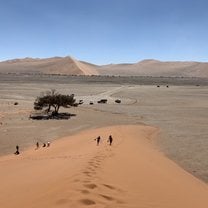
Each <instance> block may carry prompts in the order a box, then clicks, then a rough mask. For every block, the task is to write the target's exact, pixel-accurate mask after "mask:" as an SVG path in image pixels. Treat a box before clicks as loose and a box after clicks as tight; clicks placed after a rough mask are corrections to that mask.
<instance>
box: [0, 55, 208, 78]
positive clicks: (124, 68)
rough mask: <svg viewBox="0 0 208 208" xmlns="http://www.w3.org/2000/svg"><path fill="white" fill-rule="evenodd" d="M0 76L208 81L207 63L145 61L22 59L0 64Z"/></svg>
mask: <svg viewBox="0 0 208 208" xmlns="http://www.w3.org/2000/svg"><path fill="white" fill-rule="evenodd" d="M0 73H43V74H66V75H120V76H164V77H182V76H183V77H204V78H208V63H201V62H178V61H176V62H161V61H158V60H153V59H148V60H143V61H140V62H138V63H133V64H128V63H125V64H109V65H102V66H98V65H94V64H91V63H87V62H84V61H78V60H76V59H74V58H71V57H68V56H67V57H53V58H46V59H39V58H36V59H34V58H24V59H13V60H8V61H3V62H0Z"/></svg>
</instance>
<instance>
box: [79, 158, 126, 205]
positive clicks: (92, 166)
mask: <svg viewBox="0 0 208 208" xmlns="http://www.w3.org/2000/svg"><path fill="white" fill-rule="evenodd" d="M111 156H112V154H110V155H108V156H107V157H111ZM105 158H106V156H105V155H97V156H95V157H93V158H92V159H91V160H90V161H89V163H88V166H87V167H86V169H85V170H84V171H83V172H82V174H84V177H85V180H83V181H82V185H83V189H82V190H78V191H79V192H80V194H79V195H81V196H83V197H82V198H81V199H80V200H79V201H78V202H79V203H80V204H82V205H86V206H90V205H95V204H100V203H103V204H104V205H106V204H112V203H113V204H115V203H116V204H122V203H123V202H122V201H121V200H119V199H117V198H115V197H114V195H115V194H118V193H119V195H121V194H122V193H123V191H122V190H121V189H119V188H117V187H114V186H112V185H109V184H99V183H98V182H99V175H98V171H99V170H101V167H100V165H101V162H102V161H103V160H104V159H105ZM96 181H98V182H96ZM102 192H107V193H108V194H109V195H106V194H104V193H102ZM93 195H94V196H95V195H96V196H98V197H94V198H96V199H97V198H100V201H95V200H92V199H91V198H90V196H93ZM92 198H93V197H92ZM103 201H104V202H103Z"/></svg>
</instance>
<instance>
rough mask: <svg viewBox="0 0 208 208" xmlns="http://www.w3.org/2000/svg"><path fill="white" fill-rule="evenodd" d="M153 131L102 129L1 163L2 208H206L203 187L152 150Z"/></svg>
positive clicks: (207, 191) (207, 197)
mask: <svg viewBox="0 0 208 208" xmlns="http://www.w3.org/2000/svg"><path fill="white" fill-rule="evenodd" d="M157 131H158V130H157V129H155V128H153V127H148V126H141V125H140V126H113V127H105V128H100V129H95V130H88V131H84V132H81V133H79V134H78V135H75V136H71V137H67V138H63V139H61V140H58V141H56V142H54V143H52V145H51V147H49V148H40V149H38V150H35V148H34V149H30V150H28V151H25V152H24V153H21V155H19V156H15V155H11V156H5V157H1V158H0V179H1V185H0V193H1V194H0V207H2V208H14V207H15V208H18V207H21V208H28V207H30V208H34V207H38V208H52V207H72V208H76V207H86V206H87V207H92V208H93V207H99V208H104V207H105V208H108V207H111V208H116V207H119V208H120V207H121V208H123V207H126V208H127V207H128V208H133V207H134V208H140V207H141V208H156V207H157V208H198V207H199V208H207V207H208V188H207V185H206V184H204V183H203V182H201V181H199V180H198V179H196V178H194V177H193V176H192V175H190V174H189V173H187V172H185V171H184V170H182V169H181V168H180V167H178V166H177V165H176V164H175V163H173V162H172V161H170V160H169V159H167V158H166V157H165V156H164V155H163V154H161V153H160V152H159V151H158V150H157V149H156V148H154V146H153V145H152V144H151V143H152V142H151V141H152V139H153V137H154V136H155V135H156V134H157ZM109 134H112V136H113V138H114V141H113V145H112V146H109V145H108V143H107V138H108V136H109ZM98 135H100V136H101V138H102V141H101V144H100V145H99V146H96V142H95V141H94V138H96V137H97V136H98Z"/></svg>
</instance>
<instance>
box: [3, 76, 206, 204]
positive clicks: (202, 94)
mask: <svg viewBox="0 0 208 208" xmlns="http://www.w3.org/2000/svg"><path fill="white" fill-rule="evenodd" d="M58 80H59V79H58V78H57V79H55V80H53V79H50V81H48V80H47V79H46V80H44V79H41V80H39V79H37V80H35V79H33V80H32V81H30V80H29V81H28V80H27V79H26V80H24V79H22V80H21V79H16V78H12V79H8V80H3V81H2V82H1V83H0V106H1V109H0V122H1V123H0V154H1V155H2V158H4V157H12V156H3V155H9V154H12V153H14V151H15V146H16V145H19V146H20V151H21V152H22V151H26V150H28V149H31V148H32V150H34V149H35V144H36V142H39V143H40V144H42V143H44V142H48V141H50V142H51V146H52V147H53V143H54V144H56V142H57V141H55V140H57V139H59V138H62V137H66V136H70V135H71V136H72V135H76V134H78V133H80V132H83V131H86V130H87V131H90V130H92V131H93V129H99V128H104V127H106V126H126V125H138V126H141V125H142V126H151V127H152V128H156V129H157V130H158V132H159V133H158V136H157V137H155V138H151V137H148V136H146V137H145V136H144V138H147V140H148V141H150V142H151V143H153V144H154V147H156V148H157V150H158V151H160V152H161V154H164V155H166V156H167V157H168V158H170V159H171V160H173V161H174V162H175V163H176V164H178V165H179V166H181V167H182V168H183V169H185V170H186V171H188V172H189V173H191V174H192V175H194V176H196V177H198V178H199V179H201V180H203V181H204V182H208V159H207V158H208V128H207V123H208V97H207V94H208V87H207V86H206V85H201V86H199V85H198V84H197V85H195V84H193V85H183V84H181V83H180V85H168V87H167V85H166V84H163V85H162V84H161V85H160V87H157V86H156V85H155V82H153V83H152V84H148V85H142V84H135V83H132V84H131V83H130V82H128V83H123V84H122V83H112V82H102V84H101V83H100V82H89V83H88V82H85V81H83V82H82V81H79V82H78V81H71V82H70V81H69V82H67V81H62V80H60V81H58ZM50 89H56V90H57V91H58V92H60V93H63V94H72V93H73V94H75V98H76V99H77V100H83V101H84V104H82V105H80V106H78V107H73V108H69V109H63V108H62V109H61V111H63V112H70V113H72V114H75V116H72V117H71V118H70V119H69V120H31V119H29V116H30V115H31V114H32V113H33V103H34V101H35V99H36V97H37V96H39V95H40V93H41V92H45V91H48V90H50ZM102 98H106V99H108V103H107V104H98V103H97V101H98V100H100V99H102ZM115 99H120V100H121V103H120V104H117V103H115ZM90 101H92V102H93V103H94V105H89V102H90ZM15 102H18V105H14V103H15ZM138 128H140V127H138ZM134 130H135V129H134ZM112 131H113V130H112ZM97 134H98V132H97ZM108 134H111V131H110V130H109V132H108ZM93 135H94V134H93ZM135 135H136V134H135ZM95 136H96V135H94V137H95ZM105 136H106V137H107V135H105ZM94 137H93V138H92V141H93V139H94ZM92 143H93V144H94V142H92ZM93 144H92V145H93ZM94 145H95V144H94ZM122 148H123V147H122ZM30 151H31V150H30ZM41 151H42V150H41ZM57 151H58V150H57ZM138 151H139V149H138ZM26 152H27V151H26ZM124 152H125V151H124ZM25 154H26V153H25ZM28 154H37V152H36V151H35V153H31V152H30V153H28ZM44 154H45V153H44ZM13 157H14V156H13ZM21 157H24V156H22V155H21ZM44 157H46V156H44ZM51 157H52V156H51ZM4 161H5V160H3V162H2V163H4ZM22 166H24V164H22ZM26 166H27V165H26ZM158 168H159V167H158ZM47 171H48V170H47ZM74 174H76V173H75V172H74ZM112 175H113V174H112ZM118 180H119V179H118ZM103 183H104V182H103ZM96 186H97V185H96ZM104 187H105V186H104ZM106 187H107V188H108V186H106ZM110 187H111V186H110ZM126 188H128V187H126ZM92 189H93V188H92ZM109 189H110V188H109ZM83 192H85V191H84V190H83ZM105 196H106V195H105V194H104V196H103V199H106V198H107V199H106V200H107V201H111V198H108V196H107V197H106V198H105ZM5 197H7V196H6V195H5ZM101 198H102V197H101ZM118 198H119V197H118ZM121 198H122V197H121ZM80 200H82V199H80ZM83 200H84V199H83ZM143 200H144V198H143ZM101 201H102V200H101ZM112 201H113V200H112ZM119 201H120V202H121V201H122V200H120V199H118V200H117V202H119ZM126 201H128V200H126ZM62 202H63V204H65V203H64V202H65V200H64V199H63V200H62V199H60V203H59V201H58V202H57V203H58V204H62ZM80 203H81V204H82V205H88V203H89V205H93V206H94V203H93V202H92V201H90V200H89V201H87V200H84V201H81V202H80ZM90 203H92V204H90ZM161 203H162V202H161ZM72 204H73V203H72ZM160 205H161V204H160V203H159V204H158V207H162V206H160ZM184 205H187V204H184ZM189 205H190V204H189ZM189 205H187V206H189ZM206 205H207V204H206ZM37 206H38V205H37ZM47 206H49V207H50V205H47ZM76 206H78V207H79V205H74V207H76ZM80 206H81V205H80ZM116 206H118V207H125V206H124V205H116ZM5 207H6V206H5ZM8 207H9V206H8ZM11 207H12V205H11ZM31 207H32V206H31ZM34 207H35V206H34ZM98 207H100V206H98ZM106 207H107V206H106ZM127 207H134V206H133V205H131V206H130V205H129V206H127ZM135 207H136V206H135ZM137 207H138V206H137ZM144 207H157V206H156V205H155V204H154V205H151V204H149V205H147V204H146V205H144ZM164 207H165V205H164ZM166 207H169V206H166ZM170 207H171V206H170ZM172 207H179V204H178V205H177V204H176V205H174V206H172ZM189 207H190V206H189ZM202 207H206V206H202Z"/></svg>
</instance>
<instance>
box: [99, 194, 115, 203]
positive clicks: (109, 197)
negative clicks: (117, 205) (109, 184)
mask: <svg viewBox="0 0 208 208" xmlns="http://www.w3.org/2000/svg"><path fill="white" fill-rule="evenodd" d="M99 195H100V196H101V197H102V198H104V199H106V200H108V201H114V200H115V199H114V198H113V197H111V196H107V195H104V194H99Z"/></svg>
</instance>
